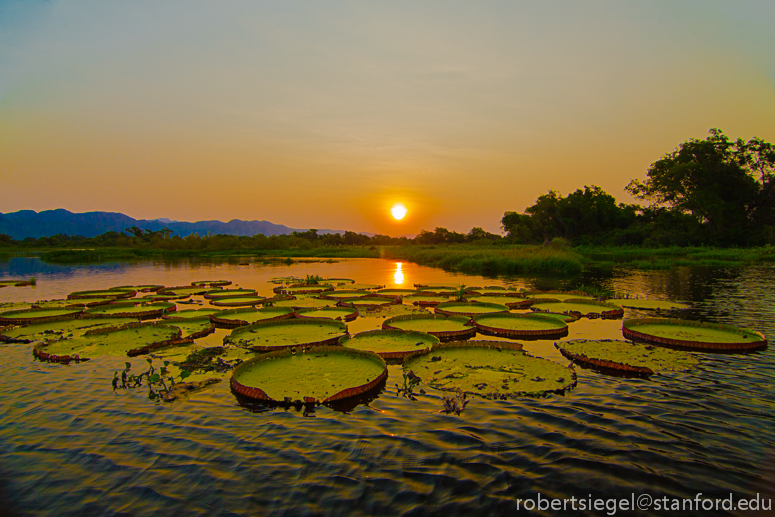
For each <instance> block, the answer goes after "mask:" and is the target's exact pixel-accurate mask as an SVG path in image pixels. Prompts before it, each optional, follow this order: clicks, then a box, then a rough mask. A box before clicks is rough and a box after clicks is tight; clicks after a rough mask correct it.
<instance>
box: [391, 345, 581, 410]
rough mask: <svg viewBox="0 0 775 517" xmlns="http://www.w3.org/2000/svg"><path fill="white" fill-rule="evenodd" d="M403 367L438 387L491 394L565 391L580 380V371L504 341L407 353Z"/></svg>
mask: <svg viewBox="0 0 775 517" xmlns="http://www.w3.org/2000/svg"><path fill="white" fill-rule="evenodd" d="M404 371H412V372H414V374H415V375H417V376H418V377H419V378H420V379H421V380H422V382H424V383H425V384H427V385H428V386H431V387H433V388H436V389H440V390H457V389H458V388H459V389H460V390H462V391H464V392H465V393H471V394H474V395H480V396H482V397H485V398H490V399H507V398H515V397H519V396H541V395H545V394H547V393H552V392H555V393H561V392H564V391H565V390H567V389H569V388H571V387H573V386H574V385H575V384H576V372H575V371H573V369H571V368H566V367H564V366H562V365H560V364H557V363H555V362H553V361H549V360H547V359H540V358H537V357H533V356H531V355H528V354H526V353H525V352H523V351H522V345H520V344H518V343H509V342H505V341H465V342H454V343H446V344H440V345H437V346H435V347H433V350H431V353H429V354H425V355H417V356H411V357H408V358H407V359H406V360H405V361H404Z"/></svg>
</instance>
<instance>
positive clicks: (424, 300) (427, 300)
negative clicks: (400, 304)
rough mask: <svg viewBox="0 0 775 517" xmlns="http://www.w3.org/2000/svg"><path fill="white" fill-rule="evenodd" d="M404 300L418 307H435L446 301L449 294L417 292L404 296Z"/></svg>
mask: <svg viewBox="0 0 775 517" xmlns="http://www.w3.org/2000/svg"><path fill="white" fill-rule="evenodd" d="M404 301H405V302H407V303H411V304H412V305H418V306H420V307H435V306H437V305H438V304H440V303H444V302H448V301H449V296H440V295H437V294H432V293H426V292H424V291H423V292H419V293H417V294H410V295H409V296H405V297H404Z"/></svg>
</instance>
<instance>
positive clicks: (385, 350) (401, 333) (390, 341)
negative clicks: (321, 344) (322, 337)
mask: <svg viewBox="0 0 775 517" xmlns="http://www.w3.org/2000/svg"><path fill="white" fill-rule="evenodd" d="M339 344H340V345H342V346H343V347H346V348H352V349H356V350H367V351H369V352H374V353H375V354H377V355H379V356H380V357H382V358H383V359H401V358H403V357H406V356H407V355H409V354H412V353H422V352H429V351H430V349H431V347H432V346H434V345H437V344H439V339H438V338H437V337H435V336H431V335H430V334H426V333H424V332H417V331H414V330H369V331H366V332H360V333H358V334H355V335H354V336H352V337H347V336H345V337H343V338H341V339H339Z"/></svg>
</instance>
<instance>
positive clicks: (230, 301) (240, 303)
mask: <svg viewBox="0 0 775 517" xmlns="http://www.w3.org/2000/svg"><path fill="white" fill-rule="evenodd" d="M264 302H266V297H264V296H234V297H231V296H224V297H218V298H213V299H212V300H210V304H211V305H215V306H216V307H252V306H254V305H261V304H262V303H264Z"/></svg>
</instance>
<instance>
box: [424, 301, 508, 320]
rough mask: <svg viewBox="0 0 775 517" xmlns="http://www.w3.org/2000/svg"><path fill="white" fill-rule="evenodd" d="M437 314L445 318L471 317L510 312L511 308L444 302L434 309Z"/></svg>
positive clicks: (488, 304)
mask: <svg viewBox="0 0 775 517" xmlns="http://www.w3.org/2000/svg"><path fill="white" fill-rule="evenodd" d="M433 310H434V311H435V312H436V314H443V315H445V316H469V317H473V316H475V315H477V314H488V313H494V312H509V308H508V307H506V306H505V305H502V304H499V303H478V302H444V303H440V304H438V305H437V306H436V307H434V309H433Z"/></svg>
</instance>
